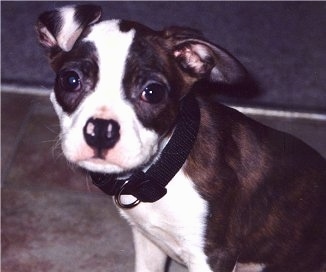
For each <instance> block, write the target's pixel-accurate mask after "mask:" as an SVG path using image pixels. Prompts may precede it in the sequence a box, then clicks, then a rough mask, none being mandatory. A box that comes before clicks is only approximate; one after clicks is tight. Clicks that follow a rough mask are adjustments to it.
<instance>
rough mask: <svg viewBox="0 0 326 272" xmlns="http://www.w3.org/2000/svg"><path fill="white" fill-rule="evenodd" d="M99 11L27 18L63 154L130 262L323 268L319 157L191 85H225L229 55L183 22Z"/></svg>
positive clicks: (325, 197) (279, 270) (195, 267)
mask: <svg viewBox="0 0 326 272" xmlns="http://www.w3.org/2000/svg"><path fill="white" fill-rule="evenodd" d="M100 18H101V9H100V7H98V6H93V5H80V6H67V7H62V8H58V9H56V10H54V11H48V12H45V13H43V14H41V15H40V17H39V19H38V22H37V25H36V29H37V33H38V38H39V41H40V43H41V45H42V46H43V47H44V48H45V49H46V51H47V55H48V57H49V60H50V64H51V67H52V68H53V70H54V72H55V73H56V80H55V86H54V92H53V93H52V94H51V101H52V103H53V105H54V108H55V111H56V113H57V115H58V117H59V120H60V125H61V140H62V149H63V152H64V154H65V156H66V158H67V159H68V160H69V161H70V162H72V163H74V164H76V165H78V166H80V167H81V168H83V169H86V170H87V171H88V173H89V174H90V175H91V177H92V179H93V181H94V184H95V185H97V186H99V187H100V188H101V189H102V190H103V191H104V192H106V193H107V194H109V195H112V196H114V199H115V203H116V205H117V206H118V208H119V210H120V211H121V214H122V215H123V216H124V217H125V218H126V219H127V221H128V222H129V223H130V225H131V227H132V231H133V235H134V242H135V249H136V268H135V269H136V271H138V272H147V271H163V270H164V266H165V262H166V258H167V256H169V257H171V258H173V259H174V260H176V261H178V262H180V263H182V264H184V265H186V267H187V268H188V269H189V271H192V272H194V271H196V272H206V271H207V272H208V271H218V272H222V271H224V272H231V271H241V270H242V269H244V270H245V271H249V270H250V271H264V272H289V271H295V272H317V271H319V272H321V271H326V270H325V269H326V268H325V259H326V257H325V256H326V253H325V252H326V214H325V210H326V206H325V201H326V162H325V159H323V158H322V157H321V156H320V155H319V154H318V153H317V152H316V151H314V150H313V149H312V148H310V147H309V146H307V145H306V144H305V143H303V142H302V141H300V140H298V139H296V138H294V137H292V136H290V135H287V134H285V133H282V132H279V131H276V130H273V129H271V128H268V127H266V126H264V125H262V124H259V123H257V122H255V121H253V120H251V119H249V118H248V117H246V116H244V115H243V114H241V113H239V112H237V111H235V110H234V109H231V108H228V107H226V106H223V105H221V104H216V103H214V104H213V103H212V102H211V101H210V100H209V98H208V97H207V95H206V96H205V93H204V92H205V90H196V91H194V90H193V86H194V85H195V84H196V83H197V82H201V81H204V80H207V81H210V82H215V83H217V84H221V85H222V84H223V85H232V84H237V83H238V82H240V81H241V80H242V79H243V78H245V77H246V72H245V69H244V68H243V67H242V66H241V64H240V63H239V62H238V61H237V60H236V59H235V58H234V57H232V56H231V55H230V54H229V53H228V52H227V51H225V50H224V49H222V48H220V47H218V46H216V45H214V44H212V43H211V42H209V41H208V40H206V39H205V38H204V37H203V36H202V35H201V33H199V32H197V31H194V30H191V29H187V28H180V27H171V28H167V29H165V30H162V31H154V30H152V29H150V28H148V27H146V26H144V25H141V24H139V23H135V22H130V21H125V20H107V21H101V20H100Z"/></svg>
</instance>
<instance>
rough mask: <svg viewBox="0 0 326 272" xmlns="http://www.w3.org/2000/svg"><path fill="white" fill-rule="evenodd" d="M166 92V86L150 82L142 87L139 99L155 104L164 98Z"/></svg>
mask: <svg viewBox="0 0 326 272" xmlns="http://www.w3.org/2000/svg"><path fill="white" fill-rule="evenodd" d="M166 93H167V87H166V86H164V85H162V84H159V83H151V84H148V85H147V86H146V87H145V88H144V90H143V92H142V94H141V99H142V100H143V101H145V102H147V103H150V104H157V103H159V102H161V101H162V100H163V99H164V98H165V95H166Z"/></svg>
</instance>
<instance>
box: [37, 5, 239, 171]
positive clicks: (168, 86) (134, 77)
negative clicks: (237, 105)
mask: <svg viewBox="0 0 326 272" xmlns="http://www.w3.org/2000/svg"><path fill="white" fill-rule="evenodd" d="M100 17H101V9H100V8H99V7H97V6H93V5H82V6H69V7H63V8H60V9H57V10H54V11H50V12H45V13H43V14H42V15H41V16H40V17H39V20H38V23H37V27H36V28H37V32H38V37H39V41H40V43H41V44H42V45H43V46H44V47H45V48H46V49H47V53H48V57H49V60H50V63H51V66H52V68H53V70H54V71H55V73H56V75H57V76H56V80H55V86H54V92H53V93H52V94H51V101H52V103H53V105H54V108H55V110H56V113H57V114H58V116H59V120H60V125H61V142H62V149H63V152H64V154H65V156H66V158H67V159H68V160H69V161H71V162H73V163H75V164H77V165H79V166H81V167H83V168H86V169H88V170H91V171H100V172H107V173H113V172H114V173H121V172H128V171H131V170H133V169H135V168H139V167H144V166H147V165H148V164H150V162H151V161H152V160H153V159H154V158H155V156H156V155H157V154H158V153H159V151H160V150H161V148H162V146H163V145H164V143H165V142H166V139H167V138H168V136H169V133H170V132H171V131H172V130H173V127H174V125H175V120H176V116H177V114H178V112H179V105H180V101H181V99H182V98H183V97H184V96H185V95H186V94H187V93H188V92H189V91H190V90H191V88H192V86H193V84H194V83H195V82H196V81H198V80H200V79H203V78H207V79H209V80H212V81H214V82H221V83H224V84H232V83H234V82H236V81H238V80H240V79H241V78H242V77H243V76H244V74H245V71H244V69H243V68H242V66H241V65H240V64H239V63H238V61H237V60H235V59H234V58H233V57H231V56H230V55H229V54H228V53H227V52H226V51H225V50H222V49H221V48H219V47H217V46H215V45H213V44H211V43H209V42H208V41H206V40H205V39H204V38H203V37H202V35H201V34H200V33H198V32H197V31H194V30H190V29H186V28H178V27H172V28H168V29H166V30H163V31H154V30H151V29H149V28H147V27H145V26H143V25H141V24H138V23H134V22H129V21H122V20H109V21H101V22H100Z"/></svg>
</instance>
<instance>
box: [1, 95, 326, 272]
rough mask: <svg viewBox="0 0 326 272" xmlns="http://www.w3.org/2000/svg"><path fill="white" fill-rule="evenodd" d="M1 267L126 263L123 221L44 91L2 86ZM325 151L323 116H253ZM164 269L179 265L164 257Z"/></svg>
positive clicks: (6, 270) (107, 267) (104, 267)
mask: <svg viewBox="0 0 326 272" xmlns="http://www.w3.org/2000/svg"><path fill="white" fill-rule="evenodd" d="M1 104H2V105H1V115H2V116H1V119H2V127H1V134H2V135H1V136H2V139H1V146H2V157H1V164H2V167H1V176H2V180H1V182H2V192H1V194H2V197H1V202H2V203H1V204H2V213H1V220H2V228H1V230H2V243H1V247H2V270H1V271H3V272H17V271H18V272H25V271H26V272H31V271H33V272H38V271H63V272H65V271H74V272H75V271H80V272H84V271H85V272H89V271H92V272H95V271H99V272H103V271H110V272H111V271H112V272H120V271H121V272H125V271H132V270H133V261H134V260H133V254H134V252H133V244H132V237H131V232H130V228H129V227H128V225H127V223H126V222H125V221H124V220H123V219H121V218H120V216H119V214H118V212H117V211H116V209H115V208H114V206H113V205H112V200H111V199H110V198H108V197H106V196H104V195H103V194H102V193H101V192H99V191H98V190H97V189H96V188H95V187H94V186H92V184H91V182H90V181H89V180H88V179H87V178H85V177H84V176H83V175H82V174H80V173H79V172H78V171H77V170H76V169H74V168H73V167H72V166H69V165H68V164H67V163H66V161H65V159H64V158H63V156H62V154H61V151H60V147H59V146H58V143H57V134H58V122H57V118H56V116H55V114H54V111H53V109H52V107H51V105H50V103H49V101H48V98H47V97H41V96H30V95H19V94H9V93H3V94H2V101H1ZM256 118H257V119H259V120H261V121H262V122H264V123H267V124H269V125H271V126H273V127H276V128H279V129H281V130H285V131H289V132H291V133H293V134H295V135H297V136H298V137H300V138H301V139H303V140H305V141H306V142H308V143H310V144H311V145H312V146H313V147H315V148H316V149H318V150H319V151H320V152H321V153H322V154H323V155H324V156H325V157H326V141H325V139H326V121H315V122H311V121H305V120H295V121H293V120H290V119H275V118H266V117H256ZM170 271H173V272H179V271H180V272H181V271H186V270H185V269H184V268H182V267H181V266H179V265H176V264H174V263H173V264H172V266H171V269H170Z"/></svg>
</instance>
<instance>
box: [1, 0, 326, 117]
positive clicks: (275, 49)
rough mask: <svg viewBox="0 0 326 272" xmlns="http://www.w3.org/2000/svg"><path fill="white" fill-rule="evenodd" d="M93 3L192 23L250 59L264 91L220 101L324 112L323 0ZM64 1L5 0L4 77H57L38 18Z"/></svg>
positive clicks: (157, 22) (41, 81) (116, 13)
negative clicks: (37, 31) (41, 38)
mask: <svg viewBox="0 0 326 272" xmlns="http://www.w3.org/2000/svg"><path fill="white" fill-rule="evenodd" d="M66 3H68V2H66ZM70 3H74V4H76V3H77V2H70ZM83 3H85V2H83ZM92 3H97V4H100V5H101V6H102V7H103V10H104V13H103V17H104V18H105V19H110V18H123V19H130V20H136V21H139V22H142V23H144V24H146V25H148V26H150V27H152V28H154V29H161V28H164V27H166V26H170V25H182V26H190V27H193V28H197V29H200V30H201V31H202V32H203V33H204V34H205V35H206V37H208V38H209V39H210V40H211V41H213V42H214V43H216V44H218V45H220V46H222V47H224V48H226V49H228V51H230V52H231V53H232V54H233V55H235V56H236V57H237V58H238V59H239V60H240V61H241V62H242V63H243V64H244V65H245V66H246V68H247V69H248V71H249V72H250V73H251V75H252V77H253V78H254V79H255V80H256V82H257V89H255V90H259V92H248V91H246V90H241V89H239V90H237V92H235V93H233V94H232V95H230V96H229V95H227V94H225V93H224V94H223V95H222V94H221V95H220V97H219V99H220V100H222V101H227V102H232V103H236V104H247V105H248V104H249V105H257V106H273V107H277V108H291V109H299V110H309V111H310V110H312V111H321V112H326V75H325V72H326V33H325V25H326V16H325V14H326V2H206V1H201V2H193V1H191V2H177V1H173V2H156V1H155V2H125V1H124V2H92ZM64 4H65V2H55V1H48V2H9V1H8V2H4V1H2V2H1V12H2V14H1V47H2V48H1V49H2V52H1V65H2V67H1V68H2V69H1V76H2V82H3V83H10V82H15V83H21V84H26V85H35V86H38V87H43V86H47V87H48V86H50V85H51V84H52V82H53V80H54V74H53V73H52V71H51V70H50V68H49V67H48V65H47V63H46V59H45V57H44V56H43V51H42V49H41V48H40V47H39V46H38V44H37V41H36V38H35V33H34V28H33V26H34V23H35V21H36V18H37V17H38V15H39V14H40V13H41V12H42V11H44V10H49V9H52V8H55V7H58V6H62V5H64ZM244 94H246V95H244ZM248 94H249V95H248Z"/></svg>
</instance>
